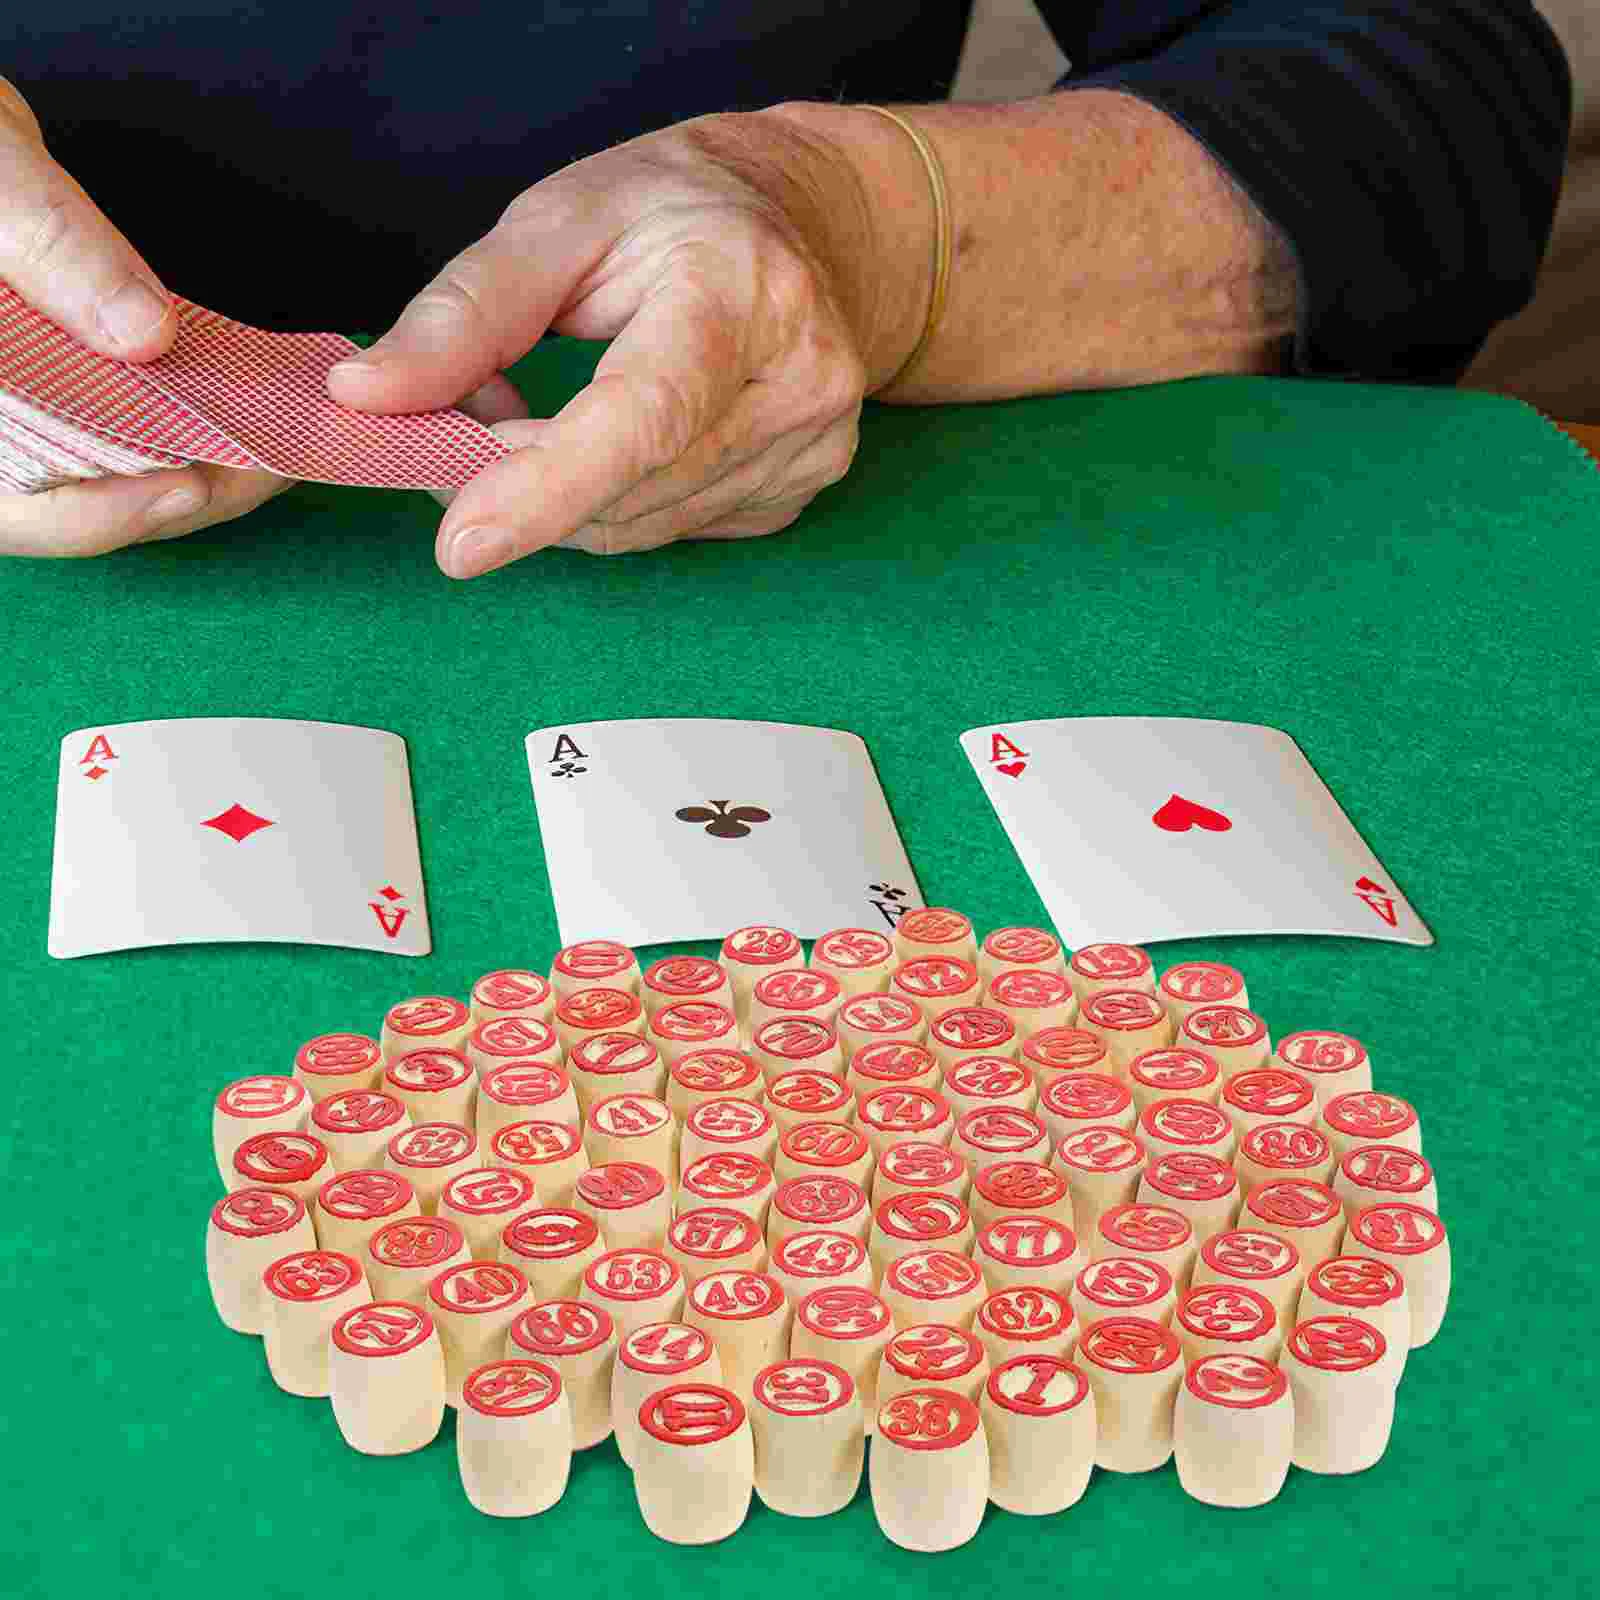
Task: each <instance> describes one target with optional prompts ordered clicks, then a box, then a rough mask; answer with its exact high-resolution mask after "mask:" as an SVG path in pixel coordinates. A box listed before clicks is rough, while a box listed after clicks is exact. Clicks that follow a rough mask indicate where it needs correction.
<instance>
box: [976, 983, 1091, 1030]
mask: <svg viewBox="0 0 1600 1600" xmlns="http://www.w3.org/2000/svg"><path fill="white" fill-rule="evenodd" d="M985 982H986V985H987V986H986V988H985V989H984V1001H983V1003H984V1004H985V1005H986V1006H992V1007H993V1008H994V1009H995V1010H996V1011H999V1012H1002V1013H1004V1015H1006V1016H1007V1017H1009V1018H1010V1019H1011V1025H1012V1027H1014V1028H1015V1029H1016V1030H1017V1038H1018V1039H1019V1040H1021V1039H1026V1038H1028V1037H1029V1036H1030V1035H1032V1034H1035V1033H1042V1032H1043V1031H1044V1030H1045V1029H1046V1028H1070V1027H1071V1026H1072V1025H1073V1023H1074V1022H1075V1021H1076V1020H1077V1016H1078V997H1077V995H1075V994H1074V993H1073V992H1072V985H1071V984H1070V983H1068V982H1067V979H1066V974H1065V973H1063V972H1052V971H1048V970H1045V969H1041V968H1031V967H1011V968H1008V969H1007V970H1006V971H1004V972H1001V973H997V974H996V975H995V976H994V977H992V978H989V979H987V980H985Z"/></svg>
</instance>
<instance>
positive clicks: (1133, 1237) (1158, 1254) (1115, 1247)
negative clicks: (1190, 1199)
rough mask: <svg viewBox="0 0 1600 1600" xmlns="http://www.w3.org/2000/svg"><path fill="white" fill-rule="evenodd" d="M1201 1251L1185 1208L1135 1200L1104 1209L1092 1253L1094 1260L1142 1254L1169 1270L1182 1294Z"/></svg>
mask: <svg viewBox="0 0 1600 1600" xmlns="http://www.w3.org/2000/svg"><path fill="white" fill-rule="evenodd" d="M1198 1250H1199V1246H1198V1245H1196V1243H1195V1237H1194V1229H1193V1227H1191V1226H1190V1223H1189V1219H1188V1218H1187V1217H1186V1216H1184V1214H1183V1213H1182V1212H1181V1211H1174V1210H1173V1209H1172V1207H1171V1206H1161V1205H1151V1204H1149V1203H1147V1202H1141V1201H1134V1202H1133V1203H1132V1204H1131V1205H1125V1206H1112V1208H1111V1209H1110V1210H1109V1211H1103V1212H1101V1214H1100V1220H1099V1221H1098V1222H1097V1223H1096V1224H1095V1232H1094V1243H1093V1245H1092V1246H1091V1247H1090V1251H1089V1254H1090V1258H1091V1259H1097V1258H1098V1257H1100V1256H1140V1257H1142V1258H1143V1259H1144V1260H1146V1261H1154V1262H1156V1263H1157V1265H1159V1266H1163V1267H1165V1268H1166V1269H1167V1271H1168V1272H1169V1273H1170V1274H1171V1275H1172V1281H1173V1283H1174V1284H1175V1285H1176V1287H1177V1288H1178V1290H1179V1292H1180V1293H1181V1292H1182V1291H1183V1290H1184V1289H1186V1288H1187V1287H1188V1285H1189V1276H1190V1274H1191V1273H1192V1272H1193V1271H1194V1261H1195V1256H1196V1254H1197V1253H1198Z"/></svg>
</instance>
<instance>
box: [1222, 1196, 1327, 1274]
mask: <svg viewBox="0 0 1600 1600" xmlns="http://www.w3.org/2000/svg"><path fill="white" fill-rule="evenodd" d="M1344 1224H1345V1217H1344V1208H1343V1206H1341V1205H1340V1203H1339V1197H1338V1196H1337V1195H1336V1194H1335V1193H1334V1192H1333V1190H1332V1189H1330V1188H1328V1187H1327V1185H1326V1184H1321V1183H1311V1182H1309V1181H1307V1180H1306V1179H1304V1178H1280V1179H1278V1180H1276V1181H1275V1182H1272V1183H1263V1184H1261V1185H1260V1186H1259V1187H1257V1188H1255V1189H1253V1190H1252V1191H1251V1193H1250V1198H1249V1199H1248V1200H1246V1201H1245V1203H1244V1210H1243V1211H1242V1212H1240V1214H1239V1225H1240V1227H1242V1228H1251V1229H1260V1230H1261V1231H1262V1232H1264V1233H1275V1234H1277V1236H1278V1237H1279V1238H1280V1239H1287V1240H1288V1241H1289V1243H1290V1244H1292V1245H1293V1246H1294V1247H1295V1249H1296V1250H1298V1251H1299V1252H1300V1259H1301V1260H1302V1261H1304V1262H1306V1263H1307V1264H1308V1265H1310V1264H1312V1263H1315V1262H1318V1261H1321V1260H1323V1259H1325V1258H1326V1257H1328V1256H1336V1255H1338V1253H1339V1241H1340V1240H1341V1239H1342V1238H1343V1237H1344Z"/></svg>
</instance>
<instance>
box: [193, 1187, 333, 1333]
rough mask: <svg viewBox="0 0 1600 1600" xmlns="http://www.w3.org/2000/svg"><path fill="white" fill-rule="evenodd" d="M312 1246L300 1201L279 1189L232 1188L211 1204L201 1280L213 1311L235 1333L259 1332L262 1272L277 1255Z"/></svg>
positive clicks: (312, 1231) (262, 1312) (312, 1235)
mask: <svg viewBox="0 0 1600 1600" xmlns="http://www.w3.org/2000/svg"><path fill="white" fill-rule="evenodd" d="M316 1248H317V1235H316V1230H315V1228H313V1226H312V1224H311V1217H310V1215H309V1214H308V1212H307V1211H306V1207H305V1203H304V1202H303V1201H302V1200H300V1199H298V1198H297V1197H296V1196H294V1195H292V1194H289V1193H288V1192H287V1191H286V1190H283V1189H235V1190H234V1191H233V1192H232V1193H231V1194H225V1195H224V1196H223V1197H222V1198H221V1199H220V1200H219V1201H217V1203H216V1204H215V1205H214V1206H213V1207H212V1208H211V1220H210V1223H209V1224H208V1226H207V1228H206V1281H207V1283H208V1284H209V1285H210V1287H211V1303H212V1304H213V1305H214V1306H215V1307H216V1308H217V1315H218V1316H219V1317H221V1318H222V1320H223V1322H224V1324H226V1326H228V1327H230V1328H232V1329H233V1331H234V1332H235V1333H260V1332H261V1328H262V1324H263V1321H264V1319H265V1316H266V1310H265V1304H264V1296H265V1292H266V1291H265V1287H264V1285H263V1283H262V1274H263V1273H264V1272H265V1271H266V1270H267V1268H268V1267H269V1266H271V1265H272V1263H273V1262H274V1261H276V1260H278V1259H279V1258H280V1257H282V1256H286V1255H291V1254H293V1253H295V1252H297V1251H299V1252H305V1251H307V1250H315V1249H316Z"/></svg>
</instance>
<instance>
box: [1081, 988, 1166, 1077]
mask: <svg viewBox="0 0 1600 1600" xmlns="http://www.w3.org/2000/svg"><path fill="white" fill-rule="evenodd" d="M1078 1026H1079V1027H1081V1028H1085V1029H1087V1030H1088V1031H1089V1032H1090V1033H1092V1034H1094V1035H1096V1036H1097V1037H1098V1038H1099V1039H1100V1040H1101V1041H1102V1042H1103V1043H1104V1044H1105V1047H1106V1060H1107V1063H1108V1064H1109V1066H1110V1069H1111V1073H1112V1075H1113V1076H1114V1077H1116V1078H1119V1079H1121V1080H1122V1081H1123V1082H1126V1081H1127V1077H1128V1068H1129V1067H1130V1066H1131V1065H1132V1063H1133V1061H1134V1059H1135V1057H1137V1056H1140V1055H1142V1054H1143V1053H1144V1052H1145V1051H1147V1050H1159V1049H1161V1048H1162V1047H1163V1046H1165V1045H1169V1044H1171V1043H1172V1021H1171V1019H1170V1018H1169V1017H1168V1016H1167V1013H1166V1011H1165V1010H1164V1009H1163V1007H1162V1005H1161V1002H1160V1001H1159V1000H1157V999H1156V997H1155V996H1154V995H1152V994H1147V993H1145V992H1144V990H1142V989H1103V990H1101V991H1100V992H1099V993H1098V994H1092V995H1090V996H1089V997H1088V999H1086V1000H1085V1001H1084V1002H1083V1009H1082V1010H1081V1011H1080V1012H1079V1013H1078Z"/></svg>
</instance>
